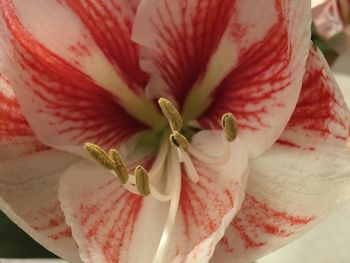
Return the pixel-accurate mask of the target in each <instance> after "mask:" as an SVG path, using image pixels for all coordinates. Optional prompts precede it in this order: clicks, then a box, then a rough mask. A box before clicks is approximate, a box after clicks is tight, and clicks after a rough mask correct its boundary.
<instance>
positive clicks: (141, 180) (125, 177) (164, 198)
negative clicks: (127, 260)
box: [84, 98, 237, 263]
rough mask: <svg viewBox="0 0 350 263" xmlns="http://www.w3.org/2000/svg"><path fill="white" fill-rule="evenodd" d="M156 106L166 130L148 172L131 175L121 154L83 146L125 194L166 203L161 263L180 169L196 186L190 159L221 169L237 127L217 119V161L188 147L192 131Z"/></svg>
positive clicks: (168, 108) (228, 118) (139, 169)
mask: <svg viewBox="0 0 350 263" xmlns="http://www.w3.org/2000/svg"><path fill="white" fill-rule="evenodd" d="M158 104H159V106H160V108H161V111H162V113H163V115H164V117H165V118H166V119H167V121H168V123H169V127H168V128H167V129H165V130H164V131H163V134H162V136H161V137H162V138H161V141H160V144H159V148H158V154H157V156H156V158H155V160H154V162H153V164H152V167H151V169H150V170H149V171H147V170H146V169H145V168H144V167H143V166H142V165H138V166H136V168H135V170H134V172H133V174H132V173H129V172H128V169H127V166H126V164H125V162H124V160H123V158H122V156H121V154H120V153H119V152H118V151H117V150H116V149H110V150H109V152H106V151H105V150H104V149H102V148H101V147H100V146H98V145H95V144H92V143H86V144H85V146H84V148H85V150H86V151H88V152H89V153H90V155H91V156H92V157H93V158H94V159H95V160H96V161H97V162H99V163H100V164H101V165H102V166H103V167H105V168H106V169H108V170H110V171H111V172H112V173H113V174H114V175H115V176H117V177H118V178H119V182H120V183H121V184H122V185H123V187H124V188H125V189H126V190H127V191H129V192H131V193H134V194H137V195H141V196H144V197H146V196H151V197H152V198H155V199H156V200H158V201H159V202H170V204H169V210H168V216H167V220H166V224H165V226H164V229H163V233H162V236H161V239H160V242H159V245H158V248H157V251H156V254H155V257H154V260H153V262H154V263H162V262H165V261H166V258H167V255H168V247H169V241H170V236H171V233H172V231H173V228H174V224H175V220H176V215H177V211H178V207H179V202H180V193H181V176H182V172H181V166H183V168H184V170H185V172H186V174H187V176H188V178H189V179H190V180H191V181H192V182H193V183H194V184H197V183H198V182H199V180H200V177H199V175H198V172H197V170H196V168H195V165H194V164H193V162H192V158H195V159H197V160H199V161H201V162H203V163H207V164H215V165H223V164H225V163H226V162H227V161H228V160H229V158H230V148H229V147H230V146H229V142H231V141H233V140H234V139H235V138H236V137H237V123H236V121H235V119H234V117H233V115H232V114H231V113H226V114H224V115H223V116H222V119H221V121H222V127H223V131H224V132H223V134H222V136H221V138H222V140H223V145H224V149H223V152H222V154H221V155H220V156H219V157H214V156H210V155H206V154H205V153H203V152H201V151H200V150H198V149H197V148H196V147H194V146H191V144H190V140H191V138H192V136H193V134H194V133H195V130H194V129H192V128H190V127H186V126H185V127H184V125H183V120H182V118H181V116H180V114H179V112H178V110H177V109H176V108H175V107H174V105H173V104H172V103H171V102H170V101H169V100H167V99H164V98H161V99H159V101H158ZM191 157H192V158H191Z"/></svg>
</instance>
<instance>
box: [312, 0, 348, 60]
mask: <svg viewBox="0 0 350 263" xmlns="http://www.w3.org/2000/svg"><path fill="white" fill-rule="evenodd" d="M312 5H313V10H312V16H313V21H314V25H315V29H316V32H317V33H318V34H319V35H320V37H321V38H323V39H325V40H327V41H328V42H329V44H330V45H331V47H332V48H334V49H335V50H336V51H337V52H338V53H347V54H350V1H349V0H321V1H319V0H312Z"/></svg>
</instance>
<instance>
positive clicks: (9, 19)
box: [0, 0, 146, 152]
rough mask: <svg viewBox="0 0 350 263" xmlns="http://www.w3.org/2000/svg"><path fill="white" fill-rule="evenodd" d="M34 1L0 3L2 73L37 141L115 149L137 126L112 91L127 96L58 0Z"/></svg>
mask: <svg viewBox="0 0 350 263" xmlns="http://www.w3.org/2000/svg"><path fill="white" fill-rule="evenodd" d="M75 3H76V5H78V2H75ZM38 4H39V3H37V2H36V3H35V5H34V4H33V2H22V1H15V3H12V2H11V1H7V0H3V1H0V7H1V8H0V32H1V38H0V39H1V40H0V44H1V51H0V57H1V62H2V65H1V67H2V71H3V72H4V74H5V75H6V77H7V78H8V79H9V80H10V81H11V85H12V87H13V89H14V92H15V93H16V96H17V98H18V100H19V103H20V104H21V108H22V110H23V112H24V114H25V116H26V118H27V119H28V121H29V123H30V125H31V126H32V128H33V130H34V132H35V134H36V135H37V136H38V138H39V139H40V140H41V141H43V142H45V144H48V145H51V146H54V147H57V148H60V149H65V150H69V151H71V152H79V151H80V150H81V144H82V143H83V142H86V141H91V142H95V143H98V144H101V145H104V146H105V147H110V146H115V145H118V144H120V142H122V141H124V140H125V139H127V138H129V137H130V136H131V135H133V134H135V133H136V132H138V131H140V130H142V129H145V128H146V126H145V125H144V124H142V123H140V122H139V121H137V120H135V118H133V117H132V116H131V115H130V113H128V112H127V110H125V109H124V108H123V107H125V105H122V99H121V97H120V96H119V97H118V98H116V97H115V96H113V95H112V94H114V95H116V94H117V93H118V92H121V90H124V91H123V92H124V93H125V92H126V91H125V90H127V91H128V92H129V93H128V94H129V95H130V94H133V93H132V92H130V90H129V88H128V86H127V85H126V84H125V83H126V81H124V80H121V77H120V74H118V73H117V70H116V69H114V68H113V65H114V66H116V65H117V64H118V63H117V62H115V63H114V62H113V65H112V64H111V63H110V61H108V60H107V58H106V57H105V55H104V53H103V52H102V51H101V50H100V49H99V48H98V47H97V44H96V43H95V42H94V40H93V37H92V36H91V35H90V33H89V31H88V29H87V28H86V27H85V26H84V25H83V23H82V22H81V21H80V20H79V19H78V17H77V15H76V14H75V13H73V11H71V10H70V9H69V8H68V7H67V6H66V5H64V4H62V3H60V2H59V1H41V2H40V6H41V8H37V6H38ZM48 14H50V15H48ZM63 21H64V22H63ZM62 22H63V23H62ZM64 28H68V30H64ZM60 34H63V35H60ZM123 39H124V38H123ZM106 45H107V44H106ZM115 49H117V48H115ZM117 51H118V52H122V53H123V52H124V53H125V52H127V51H126V50H125V49H124V50H123V49H122V50H117ZM117 51H116V52H117ZM106 52H107V51H106ZM109 58H110V59H111V60H113V59H112V58H111V57H109ZM113 61H114V60H113ZM130 63H131V62H130ZM132 63H133V64H134V62H132ZM117 66H118V67H119V64H118V65H117ZM132 67H133V66H132ZM130 70H131V69H130ZM131 71H132V70H131ZM127 74H129V73H125V75H127ZM130 74H131V73H130ZM117 95H118V94H117ZM130 96H131V95H130ZM133 96H134V97H135V96H136V95H133ZM134 107H135V108H137V107H138V106H137V105H136V106H135V105H134Z"/></svg>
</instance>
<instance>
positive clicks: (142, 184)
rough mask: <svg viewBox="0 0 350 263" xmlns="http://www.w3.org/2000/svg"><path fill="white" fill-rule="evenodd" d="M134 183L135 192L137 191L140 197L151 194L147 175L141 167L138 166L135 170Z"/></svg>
mask: <svg viewBox="0 0 350 263" xmlns="http://www.w3.org/2000/svg"><path fill="white" fill-rule="evenodd" d="M135 181H136V188H137V191H139V193H140V194H141V195H143V196H147V195H149V194H150V193H151V190H150V187H149V176H148V173H147V171H146V169H145V168H143V167H142V166H141V165H138V166H137V167H136V169H135Z"/></svg>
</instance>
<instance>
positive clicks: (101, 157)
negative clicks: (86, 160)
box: [84, 143, 116, 170]
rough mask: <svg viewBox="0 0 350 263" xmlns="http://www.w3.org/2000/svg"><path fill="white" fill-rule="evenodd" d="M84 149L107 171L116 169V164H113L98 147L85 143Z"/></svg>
mask: <svg viewBox="0 0 350 263" xmlns="http://www.w3.org/2000/svg"><path fill="white" fill-rule="evenodd" d="M84 149H85V150H86V151H87V152H88V153H90V155H91V156H92V157H93V158H94V159H95V160H96V161H97V162H99V163H100V164H101V165H102V166H103V167H105V168H107V169H108V170H114V169H115V168H116V164H115V163H114V161H113V159H112V158H111V157H110V156H109V155H108V154H107V153H106V152H105V150H103V149H102V148H101V147H100V146H98V145H96V144H93V143H85V145H84Z"/></svg>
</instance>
